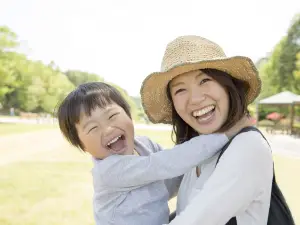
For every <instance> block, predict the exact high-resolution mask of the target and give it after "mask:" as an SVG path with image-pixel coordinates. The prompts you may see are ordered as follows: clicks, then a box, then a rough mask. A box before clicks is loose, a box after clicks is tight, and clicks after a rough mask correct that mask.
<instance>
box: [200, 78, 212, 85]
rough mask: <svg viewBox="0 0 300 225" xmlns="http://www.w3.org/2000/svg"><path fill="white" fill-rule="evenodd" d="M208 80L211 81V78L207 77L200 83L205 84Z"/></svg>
mask: <svg viewBox="0 0 300 225" xmlns="http://www.w3.org/2000/svg"><path fill="white" fill-rule="evenodd" d="M207 81H210V79H208V78H205V79H203V80H201V81H200V84H204V83H206V82H207Z"/></svg>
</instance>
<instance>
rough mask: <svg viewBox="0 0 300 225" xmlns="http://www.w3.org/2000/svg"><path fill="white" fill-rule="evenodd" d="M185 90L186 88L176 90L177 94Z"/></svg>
mask: <svg viewBox="0 0 300 225" xmlns="http://www.w3.org/2000/svg"><path fill="white" fill-rule="evenodd" d="M183 91H184V89H183V88H180V89H178V90H176V91H175V95H176V94H178V93H180V92H183Z"/></svg>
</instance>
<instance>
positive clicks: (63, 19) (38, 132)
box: [0, 0, 300, 225]
mask: <svg viewBox="0 0 300 225" xmlns="http://www.w3.org/2000/svg"><path fill="white" fill-rule="evenodd" d="M187 34H192V35H200V36H203V37H206V38H208V39H210V40H212V41H215V42H216V43H218V44H219V45H220V46H221V47H222V48H223V49H224V51H225V53H226V54H227V55H228V56H234V55H245V56H248V57H250V58H251V59H252V60H253V61H254V62H255V64H256V66H257V68H258V70H259V72H260V76H261V79H262V82H263V87H262V92H261V94H260V96H259V97H258V98H257V99H256V101H255V102H254V103H253V104H251V105H250V106H249V110H250V112H251V115H252V116H253V122H255V123H256V125H257V126H258V127H259V128H260V129H261V130H262V131H263V132H264V133H265V135H266V136H267V138H268V139H269V141H270V142H271V145H272V148H273V155H274V160H275V166H276V173H277V176H278V183H279V184H280V186H281V188H282V191H283V192H284V194H285V196H286V198H287V201H288V203H289V205H290V207H291V209H292V212H293V215H294V217H295V219H296V224H298V223H299V224H300V210H299V209H300V193H299V190H300V178H299V173H300V3H299V1H297V0H285V1H283V0H279V1H276V2H275V1H271V0H260V1H258V0H252V1H237V0H228V1H220V0H219V1H218V0H211V1H205V2H204V1H196V0H185V1H179V0H172V1H171V0H164V1H157V0H154V1H137V0H128V1H121V0H110V1H96V0H85V1H83V0H73V1H70V0H61V1H58V0H52V1H48V0H39V1H37V0H26V1H24V0H2V1H0V224H1V225H19V224H22V225H37V224H39V225H50V224H51V225H53V224H59V225H64V224H73V225H77V224H78V225H79V224H81V225H82V224H94V222H93V214H92V194H93V189H92V180H91V174H90V170H91V166H92V164H91V161H90V157H89V156H88V155H86V154H83V153H81V152H80V151H78V150H77V149H74V148H72V147H70V145H69V144H68V143H67V142H66V141H65V140H64V139H63V138H62V136H61V134H60V132H59V130H58V126H57V120H56V118H55V110H56V107H57V105H58V103H59V102H60V101H61V100H62V99H63V98H64V97H65V96H66V95H67V94H68V93H69V92H70V91H71V90H73V89H74V88H75V87H76V86H78V85H79V84H82V83H85V82H90V81H105V82H108V83H110V84H112V85H114V86H115V87H117V88H118V89H119V90H120V91H121V92H122V94H123V95H124V96H125V98H126V99H127V100H128V102H129V104H130V106H131V108H132V115H133V119H134V122H135V126H136V132H137V133H138V134H142V135H147V136H149V137H150V138H151V139H153V140H154V141H157V142H158V143H160V144H162V145H163V146H164V147H171V146H173V142H172V140H171V127H169V126H166V125H160V124H159V125H153V124H151V123H150V122H149V121H148V119H147V117H146V115H145V114H144V111H143V108H142V106H141V102H140V95H139V89H140V86H141V83H142V81H143V79H144V78H145V77H146V76H147V75H148V74H150V73H151V72H154V71H159V70H160V62H161V59H162V56H163V53H164V50H165V47H166V44H167V43H168V42H169V41H171V40H172V39H174V38H176V37H177V36H180V35H187ZM175 202H176V199H173V200H172V201H170V207H171V208H172V209H174V207H175Z"/></svg>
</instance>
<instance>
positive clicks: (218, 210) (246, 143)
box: [169, 131, 273, 225]
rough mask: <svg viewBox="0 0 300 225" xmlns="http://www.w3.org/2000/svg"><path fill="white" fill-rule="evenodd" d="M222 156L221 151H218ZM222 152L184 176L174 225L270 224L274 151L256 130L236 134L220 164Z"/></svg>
mask: <svg viewBox="0 0 300 225" xmlns="http://www.w3.org/2000/svg"><path fill="white" fill-rule="evenodd" d="M218 155H219V154H218ZM218 155H216V156H214V157H213V158H210V159H209V160H207V161H206V162H205V163H204V164H202V165H201V166H199V167H200V176H199V177H197V175H196V168H194V169H192V170H191V171H190V172H188V173H186V174H185V175H184V178H183V180H182V183H181V186H180V188H179V192H178V199H177V216H176V218H175V219H174V220H173V221H171V222H170V223H169V224H170V225H183V224H184V225H201V224H203V225H225V224H226V223H227V222H228V221H229V220H230V219H231V218H232V217H236V219H237V224H238V225H266V224H267V220H268V213H269V207H270V198H271V187H272V178H273V160H272V153H271V149H270V147H269V145H268V143H267V142H266V141H265V139H264V138H263V137H262V136H261V135H260V134H259V133H258V132H255V131H249V132H246V133H242V134H239V135H238V136H236V137H235V138H234V139H233V141H232V142H231V144H230V145H229V147H228V148H227V150H226V151H225V152H224V154H223V155H222V157H221V158H220V161H219V163H218V164H217V166H216V162H217V158H218Z"/></svg>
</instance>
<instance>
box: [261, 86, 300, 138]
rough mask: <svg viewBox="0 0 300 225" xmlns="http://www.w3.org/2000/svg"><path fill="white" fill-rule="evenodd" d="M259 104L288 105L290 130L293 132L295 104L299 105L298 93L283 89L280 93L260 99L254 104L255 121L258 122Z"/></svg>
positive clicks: (299, 97)
mask: <svg viewBox="0 0 300 225" xmlns="http://www.w3.org/2000/svg"><path fill="white" fill-rule="evenodd" d="M259 105H269V106H279V107H280V106H281V107H282V106H284V107H290V112H291V113H290V115H291V123H290V130H291V133H292V132H293V124H294V114H295V105H300V95H297V94H294V93H292V92H290V91H283V92H281V93H278V94H275V95H272V96H270V97H268V98H265V99H262V100H260V101H259V102H257V104H256V115H257V117H256V118H257V120H256V121H257V123H258V115H259Z"/></svg>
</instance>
